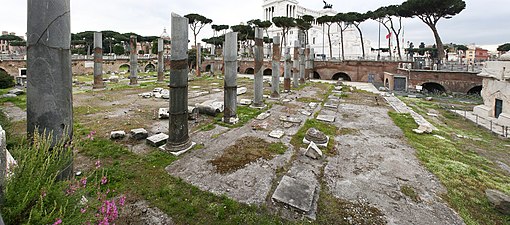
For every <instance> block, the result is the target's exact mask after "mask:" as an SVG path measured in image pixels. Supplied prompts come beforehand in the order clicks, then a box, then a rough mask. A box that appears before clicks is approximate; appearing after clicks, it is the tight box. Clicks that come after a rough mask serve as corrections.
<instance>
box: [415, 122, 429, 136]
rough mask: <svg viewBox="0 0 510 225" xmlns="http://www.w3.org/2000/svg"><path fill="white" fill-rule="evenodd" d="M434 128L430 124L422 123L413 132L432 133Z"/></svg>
mask: <svg viewBox="0 0 510 225" xmlns="http://www.w3.org/2000/svg"><path fill="white" fill-rule="evenodd" d="M433 131H434V128H432V126H430V125H428V124H421V125H420V126H419V127H418V129H414V130H413V132H414V133H417V134H431V133H432V132H433Z"/></svg>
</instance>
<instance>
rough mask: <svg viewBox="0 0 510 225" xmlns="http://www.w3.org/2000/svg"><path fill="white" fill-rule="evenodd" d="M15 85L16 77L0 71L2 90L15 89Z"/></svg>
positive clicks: (0, 86) (0, 87)
mask: <svg viewBox="0 0 510 225" xmlns="http://www.w3.org/2000/svg"><path fill="white" fill-rule="evenodd" d="M15 84H16V83H14V77H12V76H11V75H9V74H8V73H7V72H5V71H4V70H1V69H0V89H5V88H11V87H14V85H15Z"/></svg>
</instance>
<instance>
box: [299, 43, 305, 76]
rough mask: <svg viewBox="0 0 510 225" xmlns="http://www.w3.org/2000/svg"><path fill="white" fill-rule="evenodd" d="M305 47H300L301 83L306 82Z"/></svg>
mask: <svg viewBox="0 0 510 225" xmlns="http://www.w3.org/2000/svg"><path fill="white" fill-rule="evenodd" d="M305 63H306V60H305V49H304V48H299V83H301V84H304V83H305Z"/></svg>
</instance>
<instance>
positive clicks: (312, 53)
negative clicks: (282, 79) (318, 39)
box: [308, 48, 315, 79]
mask: <svg viewBox="0 0 510 225" xmlns="http://www.w3.org/2000/svg"><path fill="white" fill-rule="evenodd" d="M314 70H315V49H313V48H311V49H310V74H309V75H308V79H312V78H313V76H314Z"/></svg>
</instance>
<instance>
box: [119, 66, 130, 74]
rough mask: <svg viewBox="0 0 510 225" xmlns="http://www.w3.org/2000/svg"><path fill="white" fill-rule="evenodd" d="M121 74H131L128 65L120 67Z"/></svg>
mask: <svg viewBox="0 0 510 225" xmlns="http://www.w3.org/2000/svg"><path fill="white" fill-rule="evenodd" d="M119 72H131V71H130V66H129V65H128V64H123V65H121V66H120V67H119Z"/></svg>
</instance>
